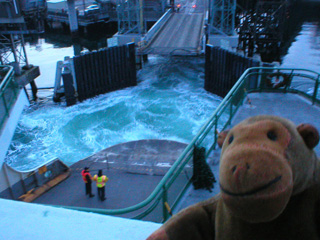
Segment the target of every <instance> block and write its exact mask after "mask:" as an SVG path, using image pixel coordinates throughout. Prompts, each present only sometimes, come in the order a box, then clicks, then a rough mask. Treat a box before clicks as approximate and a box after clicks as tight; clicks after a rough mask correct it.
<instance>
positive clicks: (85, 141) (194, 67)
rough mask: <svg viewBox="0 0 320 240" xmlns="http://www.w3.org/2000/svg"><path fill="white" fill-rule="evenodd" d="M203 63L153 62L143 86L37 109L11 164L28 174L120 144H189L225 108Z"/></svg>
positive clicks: (23, 123) (27, 117)
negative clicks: (207, 84) (209, 85)
mask: <svg viewBox="0 0 320 240" xmlns="http://www.w3.org/2000/svg"><path fill="white" fill-rule="evenodd" d="M203 69H204V59H203V58H186V59H185V58H163V57H150V58H149V63H148V64H147V65H146V66H145V67H144V68H143V70H141V71H140V72H139V73H138V86H136V87H130V88H126V89H124V90H120V91H116V92H112V93H108V94H104V95H100V96H97V97H95V98H93V99H90V100H87V101H84V102H82V103H79V104H77V105H75V106H72V107H65V106H61V105H59V104H44V105H40V106H39V105H35V106H31V107H30V108H29V109H27V110H26V111H25V113H24V114H23V115H22V117H21V120H20V122H19V124H18V127H17V130H16V133H15V136H14V139H13V141H12V144H11V147H10V150H9V154H8V157H7V161H8V162H9V163H10V164H11V165H12V166H14V167H18V168H19V169H28V168H30V167H32V166H35V165H37V164H39V163H41V162H44V161H46V160H49V159H51V158H53V157H58V158H60V159H61V160H63V161H64V162H65V163H67V164H72V163H74V162H76V161H78V160H80V159H82V158H84V157H87V156H89V155H91V154H93V153H95V152H97V151H99V150H102V149H104V148H106V147H109V146H112V145H114V144H118V143H123V142H127V141H133V140H139V139H169V140H176V141H180V142H185V143H188V142H190V141H191V140H192V138H193V137H194V135H195V134H196V133H197V131H198V130H199V128H200V127H201V125H203V123H204V122H205V121H206V120H207V119H208V118H209V116H210V115H211V114H212V112H213V111H214V109H215V108H216V107H217V106H218V105H219V103H220V102H221V98H219V97H217V96H215V95H213V94H210V93H208V92H206V91H205V90H204V73H203Z"/></svg>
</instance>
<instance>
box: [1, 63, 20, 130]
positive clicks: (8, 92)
mask: <svg viewBox="0 0 320 240" xmlns="http://www.w3.org/2000/svg"><path fill="white" fill-rule="evenodd" d="M19 91H20V87H19V85H18V83H17V82H16V81H15V79H14V71H13V67H12V66H4V65H0V116H1V117H0V133H1V132H2V129H3V126H4V124H5V122H6V121H7V119H8V118H9V116H10V112H11V108H12V106H13V105H14V104H15V102H16V100H17V98H18V95H19Z"/></svg>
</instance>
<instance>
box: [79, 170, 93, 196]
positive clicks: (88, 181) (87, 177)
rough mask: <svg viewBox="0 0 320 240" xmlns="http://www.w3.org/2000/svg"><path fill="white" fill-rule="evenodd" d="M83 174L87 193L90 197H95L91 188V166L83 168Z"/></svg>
mask: <svg viewBox="0 0 320 240" xmlns="http://www.w3.org/2000/svg"><path fill="white" fill-rule="evenodd" d="M81 175H82V179H83V181H84V182H85V186H86V195H89V197H90V198H92V197H94V195H93V194H92V188H91V183H92V177H91V174H90V170H89V168H88V167H85V168H84V169H83V170H82V172H81Z"/></svg>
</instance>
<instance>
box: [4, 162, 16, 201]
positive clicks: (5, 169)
mask: <svg viewBox="0 0 320 240" xmlns="http://www.w3.org/2000/svg"><path fill="white" fill-rule="evenodd" d="M2 166H3V172H4V176H5V178H6V182H7V186H8V188H9V191H10V194H11V197H12V199H13V200H15V198H14V194H13V190H12V186H11V184H10V180H9V177H8V172H7V164H6V163H4V164H3V165H2Z"/></svg>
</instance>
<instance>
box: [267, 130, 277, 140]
mask: <svg viewBox="0 0 320 240" xmlns="http://www.w3.org/2000/svg"><path fill="white" fill-rule="evenodd" d="M267 137H268V138H269V139H270V140H271V141H276V140H277V138H278V137H277V134H276V133H275V132H274V131H272V130H271V131H269V132H268V133H267Z"/></svg>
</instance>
